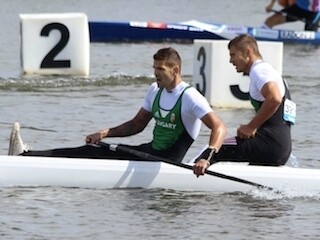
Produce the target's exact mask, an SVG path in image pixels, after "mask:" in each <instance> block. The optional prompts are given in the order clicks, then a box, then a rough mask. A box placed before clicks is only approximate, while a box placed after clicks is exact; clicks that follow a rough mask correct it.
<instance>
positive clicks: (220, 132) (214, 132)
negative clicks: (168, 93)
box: [193, 112, 227, 177]
mask: <svg viewBox="0 0 320 240" xmlns="http://www.w3.org/2000/svg"><path fill="white" fill-rule="evenodd" d="M201 120H202V122H203V123H204V124H205V125H206V126H207V127H208V128H210V129H211V134H210V139H209V148H211V149H216V150H217V151H219V149H220V148H221V146H222V144H223V141H224V139H225V137H226V134H227V128H226V126H225V125H224V123H223V122H222V121H221V120H220V119H219V118H218V116H217V115H216V114H215V113H214V112H211V113H208V114H207V115H205V116H204V117H203V118H202V119H201ZM208 167H209V161H208V160H207V159H200V160H199V161H197V162H196V163H195V165H194V166H193V172H194V174H195V175H196V176H197V177H199V176H200V175H204V172H205V170H206V169H207V168H208Z"/></svg>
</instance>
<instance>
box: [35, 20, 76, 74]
mask: <svg viewBox="0 0 320 240" xmlns="http://www.w3.org/2000/svg"><path fill="white" fill-rule="evenodd" d="M52 30H58V31H59V32H60V33H61V38H60V40H59V42H58V43H57V44H56V45H55V46H54V47H53V48H52V49H51V51H50V52H49V53H48V54H47V55H46V56H45V57H44V59H43V60H42V62H41V65H40V68H70V66H71V61H70V60H54V58H55V57H56V56H57V55H58V54H59V53H60V52H61V51H62V50H63V48H64V47H65V46H66V45H67V43H68V41H69V37H70V34H69V30H68V28H67V27H66V26H65V25H63V24H61V23H50V24H47V25H46V26H44V27H43V28H42V30H41V33H40V35H41V36H46V37H47V36H49V33H50V32H51V31H52Z"/></svg>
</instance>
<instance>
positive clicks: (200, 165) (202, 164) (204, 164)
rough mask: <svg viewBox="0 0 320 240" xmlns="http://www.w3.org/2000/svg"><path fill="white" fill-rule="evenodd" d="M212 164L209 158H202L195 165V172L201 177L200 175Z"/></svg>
mask: <svg viewBox="0 0 320 240" xmlns="http://www.w3.org/2000/svg"><path fill="white" fill-rule="evenodd" d="M209 166H210V163H209V161H208V160H205V159H201V160H199V161H198V162H196V163H195V164H194V165H193V173H194V174H195V175H196V176H197V177H199V176H200V175H204V172H205V170H206V169H207V168H208V167H209Z"/></svg>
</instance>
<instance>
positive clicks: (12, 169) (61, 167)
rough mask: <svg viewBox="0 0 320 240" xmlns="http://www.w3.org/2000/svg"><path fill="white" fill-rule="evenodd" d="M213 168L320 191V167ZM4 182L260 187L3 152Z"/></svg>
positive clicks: (0, 182) (165, 167)
mask: <svg viewBox="0 0 320 240" xmlns="http://www.w3.org/2000/svg"><path fill="white" fill-rule="evenodd" d="M210 170H211V171H215V172H219V173H222V174H225V175H229V176H234V177H237V178H241V179H244V180H247V181H252V182H256V183H259V184H262V185H265V186H268V187H272V188H275V189H280V190H281V189H290V190H292V191H299V192H301V191H308V192H320V170H315V169H301V168H291V167H286V166H284V167H263V166H248V165H244V164H215V165H212V166H211V167H210ZM0 186H1V187H13V186H24V187H26V186H28V187H30V186H32V187H33V186H59V187H77V188H97V189H112V188H146V189H149V188H164V189H173V190H182V191H211V192H247V191H250V190H252V189H253V188H254V187H253V186H251V185H248V184H243V183H239V182H236V181H232V180H228V179H223V178H219V177H214V176H211V175H205V176H202V177H199V178H197V177H196V176H195V175H193V173H192V171H191V170H189V169H184V168H181V167H177V166H174V165H171V164H167V163H163V162H152V161H129V160H97V159H75V158H46V157H21V156H0Z"/></svg>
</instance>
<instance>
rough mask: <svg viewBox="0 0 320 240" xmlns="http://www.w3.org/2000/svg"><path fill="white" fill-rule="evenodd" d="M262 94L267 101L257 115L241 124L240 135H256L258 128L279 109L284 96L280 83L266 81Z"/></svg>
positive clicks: (238, 133) (243, 136) (242, 136)
mask: <svg viewBox="0 0 320 240" xmlns="http://www.w3.org/2000/svg"><path fill="white" fill-rule="evenodd" d="M261 94H262V95H263V97H264V98H265V101H264V102H263V104H262V106H261V108H260V109H259V111H258V112H257V114H256V115H255V117H254V118H253V119H252V120H251V121H250V122H249V123H248V124H246V125H241V126H240V127H239V128H238V130H237V135H238V137H240V138H250V137H254V135H255V133H256V131H257V129H258V128H259V127H260V126H261V125H262V124H263V123H264V122H265V121H267V120H268V119H269V118H270V117H271V116H272V115H273V114H274V113H275V112H276V111H277V110H278V108H279V106H280V104H281V102H282V97H281V95H280V91H279V88H278V85H277V84H276V83H275V82H268V83H266V84H265V85H264V86H263V87H262V89H261Z"/></svg>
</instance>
